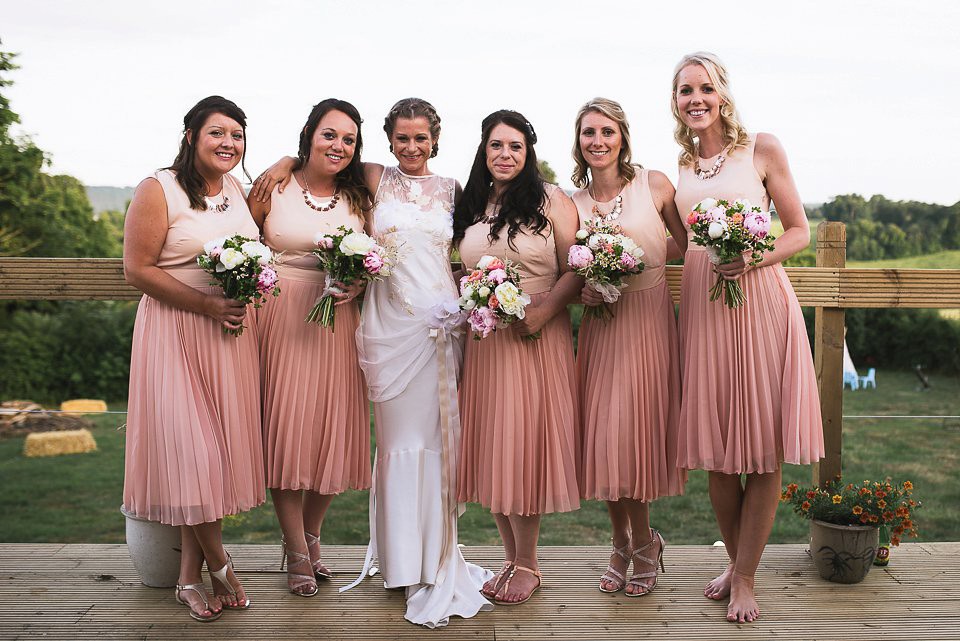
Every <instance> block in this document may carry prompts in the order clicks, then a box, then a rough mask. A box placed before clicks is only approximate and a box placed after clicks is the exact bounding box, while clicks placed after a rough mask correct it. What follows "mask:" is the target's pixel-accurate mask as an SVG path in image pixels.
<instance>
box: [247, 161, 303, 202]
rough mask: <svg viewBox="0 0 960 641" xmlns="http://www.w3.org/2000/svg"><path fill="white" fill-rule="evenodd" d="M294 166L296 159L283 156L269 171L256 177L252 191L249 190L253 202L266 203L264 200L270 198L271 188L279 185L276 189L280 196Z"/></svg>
mask: <svg viewBox="0 0 960 641" xmlns="http://www.w3.org/2000/svg"><path fill="white" fill-rule="evenodd" d="M296 166H297V159H296V158H293V157H291V156H284V157H283V158H281V159H280V160H278V161H277V162H275V163H273V165H271V166H270V168H269V169H267V170H266V171H264V172H263V173H262V174H260V175H259V176H257V179H256V180H254V181H253V189H251V190H250V195H251V196H252V197H253V199H254V200H257V201H259V202H266V200H267V199H268V198H270V194H271V193H272V192H273V188H274V187H275V186H277V185H279V187H278V189H279V191H280V193H281V194H282V193H283V190H284V188H285V187H286V186H287V184H288V183H289V182H290V177H291V176H292V175H293V168H294V167H296Z"/></svg>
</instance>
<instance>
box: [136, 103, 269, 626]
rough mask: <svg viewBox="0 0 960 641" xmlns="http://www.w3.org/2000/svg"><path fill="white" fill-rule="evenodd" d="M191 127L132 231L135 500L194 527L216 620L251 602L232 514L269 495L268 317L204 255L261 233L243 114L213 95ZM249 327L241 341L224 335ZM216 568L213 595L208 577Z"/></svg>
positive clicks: (189, 570) (194, 585) (189, 559)
mask: <svg viewBox="0 0 960 641" xmlns="http://www.w3.org/2000/svg"><path fill="white" fill-rule="evenodd" d="M183 128H184V135H183V139H182V140H181V141H180V151H179V153H178V154H177V158H176V160H174V162H173V165H171V166H170V167H168V168H166V169H162V170H159V171H157V172H156V173H154V174H153V175H152V176H151V177H149V178H147V179H145V180H144V181H143V182H141V183H140V185H139V186H138V187H137V191H136V193H135V194H134V197H133V200H132V201H131V202H130V207H129V209H128V210H127V216H126V221H125V224H124V246H123V269H124V274H125V276H126V278H127V281H128V282H129V283H130V284H131V285H133V286H134V287H136V288H138V289H140V290H141V291H142V292H143V293H144V296H143V298H141V299H140V305H139V307H138V309H137V319H136V323H135V325H134V332H133V348H132V352H131V356H130V405H129V408H128V417H127V438H126V461H125V473H124V487H123V505H124V508H125V509H126V510H127V511H128V512H130V513H132V514H134V515H136V516H138V517H140V518H144V519H148V520H151V521H159V522H161V523H166V524H169V525H176V526H179V527H180V536H181V545H182V547H181V550H182V555H181V561H180V577H179V579H178V585H177V588H176V599H177V601H178V602H179V603H182V604H184V605H187V606H189V607H190V616H192V617H193V618H194V619H196V620H198V621H203V622H206V621H213V620H214V619H217V618H219V617H220V614H221V605H222V607H224V608H228V609H234V608H246V607H248V606H249V605H250V600H249V599H247V597H246V594H245V593H244V591H243V588H242V587H241V585H240V581H239V580H238V579H237V577H236V575H235V574H234V572H233V564H232V563H231V561H230V559H229V555H228V554H227V553H226V551H225V550H224V549H223V543H222V540H221V519H222V518H223V517H224V516H225V515H228V514H236V513H238V512H243V511H245V510H249V509H250V508H253V507H255V506H257V505H259V504H260V503H262V502H263V501H264V498H265V497H264V491H263V464H262V456H263V455H262V450H261V444H260V404H259V400H258V399H259V393H258V389H257V372H258V370H259V359H258V357H257V344H256V334H257V327H256V322H255V321H256V319H255V318H253V315H252V314H247V309H246V306H245V305H244V304H243V303H241V302H239V301H235V300H227V299H226V298H224V297H223V293H222V290H221V289H220V288H219V287H213V286H211V285H210V276H209V275H208V274H207V273H206V272H204V271H203V270H201V269H200V267H199V266H198V265H197V260H196V259H197V255H198V254H200V253H201V252H202V251H203V245H204V243H206V242H207V241H209V240H211V239H214V238H217V237H221V236H227V235H233V234H241V235H243V236H247V237H249V238H256V237H257V235H258V234H257V226H256V224H255V223H254V222H253V219H252V218H251V217H250V211H249V210H248V209H247V204H246V202H245V201H244V194H243V188H242V187H241V186H240V183H239V182H238V181H237V180H236V179H235V178H234V177H233V176H231V175H230V174H229V172H230V171H231V170H232V169H233V168H234V167H236V166H237V164H240V163H242V161H243V157H244V152H245V142H246V141H245V135H246V116H245V115H244V113H243V111H242V110H241V109H240V108H239V107H237V105H235V104H234V103H233V102H231V101H229V100H227V99H226V98H221V97H220V96H210V97H209V98H204V99H203V100H201V101H200V102H198V103H197V104H196V105H195V106H194V107H193V108H192V109H190V111H188V112H187V115H186V116H184V118H183ZM244 173H246V169H244ZM241 324H246V325H247V331H245V332H244V333H243V334H242V335H241V336H239V337H234V336H231V335H229V334H226V333H224V331H223V329H224V328H237V327H239V326H240V325H241ZM204 561H206V563H207V568H208V569H209V570H210V576H211V583H212V585H213V588H214V593H215V595H216V596H215V597H213V598H211V597H210V595H209V594H208V593H207V592H206V590H205V589H204V586H203V579H202V578H201V576H200V575H201V570H202V567H203V563H204ZM213 568H218V569H217V570H214V569H213Z"/></svg>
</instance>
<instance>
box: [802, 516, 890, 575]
mask: <svg viewBox="0 0 960 641" xmlns="http://www.w3.org/2000/svg"><path fill="white" fill-rule="evenodd" d="M879 540H880V530H879V528H877V527H876V526H867V525H834V524H833V523H826V522H824V521H817V520H813V521H811V522H810V554H811V555H812V556H813V563H814V565H816V566H817V571H818V572H819V573H820V576H821V577H823V578H824V579H826V580H827V581H833V582H835V583H859V582H860V581H863V579H864V577H866V576H867V572H869V571H870V568H871V567H872V566H873V559H874V558H876V555H877V544H878V543H879Z"/></svg>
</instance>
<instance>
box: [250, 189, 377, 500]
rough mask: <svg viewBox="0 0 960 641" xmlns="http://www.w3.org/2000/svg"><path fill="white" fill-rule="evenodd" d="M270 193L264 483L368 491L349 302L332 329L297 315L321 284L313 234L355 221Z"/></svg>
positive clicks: (366, 441)
mask: <svg viewBox="0 0 960 641" xmlns="http://www.w3.org/2000/svg"><path fill="white" fill-rule="evenodd" d="M291 187H293V189H287V190H285V191H284V192H283V193H280V192H279V191H278V190H277V189H274V190H273V193H272V194H271V196H270V199H271V206H270V213H269V214H267V217H266V219H265V220H264V223H263V236H264V240H265V242H266V244H267V245H268V246H269V247H270V249H272V250H273V251H274V252H277V253H280V258H279V264H278V265H277V274H278V276H279V277H280V281H281V293H280V296H278V297H277V298H270V299H268V300H267V302H266V303H264V305H263V307H262V308H261V309H260V310H258V311H259V317H258V321H259V327H260V372H261V377H260V381H261V394H262V399H263V448H264V458H265V463H266V474H267V487H269V488H277V489H284V490H312V491H314V492H318V493H320V494H339V493H340V492H343V491H344V490H346V489H349V488H353V489H364V488H367V487H370V409H369V407H368V406H367V400H366V398H365V395H364V383H363V373H362V372H361V371H360V367H359V366H358V364H357V348H356V343H355V342H354V338H353V337H354V333H355V332H356V328H357V323H358V321H359V312H358V309H357V303H356V302H355V301H351V302H350V303H347V304H345V305H340V306H338V307H337V308H336V322H335V325H334V330H335V331H332V330H331V329H330V328H328V327H322V326H320V325H316V324H314V323H307V322H306V321H305V320H304V319H305V318H306V317H307V314H308V313H309V312H310V309H311V308H312V307H313V305H314V303H315V302H316V301H317V299H318V298H319V297H320V294H321V292H322V291H323V288H324V272H322V271H320V270H318V269H317V267H316V265H317V259H316V257H315V256H314V255H313V254H311V253H310V252H311V251H312V250H313V249H314V248H315V247H316V245H315V243H314V236H315V235H316V234H317V233H318V232H322V233H327V232H333V231H336V230H337V227H339V226H340V225H343V226H344V227H347V228H348V229H353V230H355V231H363V221H362V220H360V218H359V217H357V216H356V215H354V214H353V213H352V212H351V211H350V207H349V205H348V204H347V203H346V201H345V200H341V201H340V202H338V203H337V204H336V206H335V207H334V208H333V209H331V210H330V211H325V212H319V211H316V210H314V209H311V208H310V207H309V206H308V205H307V204H306V203H305V202H304V200H303V192H302V187H300V185H298V184H297V183H296V179H294V183H293V184H292V185H291Z"/></svg>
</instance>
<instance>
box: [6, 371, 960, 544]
mask: <svg viewBox="0 0 960 641" xmlns="http://www.w3.org/2000/svg"><path fill="white" fill-rule="evenodd" d="M931 381H932V383H933V389H932V390H931V391H928V392H919V391H917V390H916V379H915V378H914V375H913V374H912V373H908V372H907V373H905V372H887V371H884V370H880V371H879V372H878V373H877V385H878V389H877V390H872V389H871V390H861V391H856V392H849V391H848V392H846V393H845V395H844V414H846V415H875V414H880V415H893V414H897V415H908V414H909V415H916V414H923V415H957V414H960V401H958V400H957V399H958V398H960V378H944V377H939V376H937V375H933V376H931ZM94 423H95V427H94V429H93V433H94V436H95V438H96V440H97V444H98V448H99V449H98V450H97V451H96V452H92V453H88V454H76V455H68V456H61V457H55V458H43V459H28V458H25V457H24V456H23V454H22V452H23V437H18V438H8V439H4V440H2V441H0V487H2V488H3V492H2V494H0V513H2V514H3V519H2V520H0V541H5V542H102V543H108V542H122V541H123V540H124V523H123V518H122V517H121V516H120V513H119V511H118V508H119V507H120V502H121V494H122V487H123V444H124V433H123V432H122V431H118V430H117V426H118V425H119V424H121V423H123V416H122V415H113V416H102V417H97V418H96V419H95V420H94ZM843 447H844V459H843V469H844V473H845V475H846V477H847V478H849V479H850V480H862V479H866V478H870V479H877V478H882V477H884V476H891V477H892V478H893V479H894V480H905V479H910V480H912V481H913V482H914V484H915V486H916V496H917V497H918V498H919V499H920V500H922V501H923V502H924V508H923V509H922V510H921V511H920V512H919V513H918V517H919V518H918V521H919V523H920V539H921V540H926V541H960V419H952V420H950V419H922V420H908V419H854V418H849V419H845V420H844V439H843ZM810 476H811V470H810V468H809V467H800V466H792V465H790V466H786V468H785V469H784V482H790V481H795V482H798V483H809V481H810ZM367 500H368V495H367V493H366V492H347V493H345V494H343V495H341V496H339V497H338V498H337V499H336V500H334V502H333V505H332V507H331V508H330V512H329V513H328V516H327V520H326V523H325V526H324V534H323V539H324V542H327V543H346V544H358V543H364V542H365V541H366V540H367ZM651 511H652V520H653V524H654V526H655V527H657V528H660V529H661V530H663V532H664V536H665V537H666V538H667V540H668V541H670V542H671V543H712V542H713V541H715V540H716V539H718V538H719V532H718V530H717V527H716V524H715V523H714V520H713V513H712V511H711V508H710V502H709V500H708V499H707V493H706V474H705V473H703V472H694V473H692V474H691V475H690V480H689V482H688V484H687V491H686V495H685V496H680V497H671V498H666V499H662V500H660V501H658V502H657V503H655V504H654V505H653V507H652V510H651ZM607 528H608V524H607V516H606V507H605V505H604V504H602V503H598V502H595V501H592V502H588V503H584V505H583V506H582V507H581V509H580V510H579V511H577V512H572V513H569V514H553V515H548V516H546V517H544V520H543V526H542V530H541V541H542V543H543V544H544V545H561V544H596V545H606V544H607V542H608V541H609V537H610V535H609V532H608V529H607ZM224 533H225V538H226V540H227V541H229V542H249V543H274V542H277V541H278V540H279V528H278V526H277V523H276V517H275V516H274V514H273V509H272V506H271V505H270V503H269V501H268V503H267V504H265V505H262V506H260V507H259V508H257V509H255V510H252V511H250V512H247V513H244V514H240V515H237V516H233V517H228V518H227V519H226V520H225V525H224ZM806 537H807V524H806V522H805V521H803V520H801V519H800V518H798V517H796V516H794V515H793V514H792V513H791V512H790V510H789V509H788V508H787V507H786V506H785V505H781V506H780V509H779V513H778V518H777V522H776V525H775V526H774V530H773V535H772V536H771V542H775V543H788V542H801V541H803V540H805V539H806ZM460 540H461V542H463V543H466V544H468V545H469V544H493V543H497V542H498V537H497V530H496V527H495V526H494V522H493V518H492V517H491V516H490V514H489V513H488V512H487V511H486V510H484V509H482V508H480V507H479V506H476V505H471V506H469V507H468V509H467V513H466V514H465V515H464V516H463V517H462V518H461V520H460Z"/></svg>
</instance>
